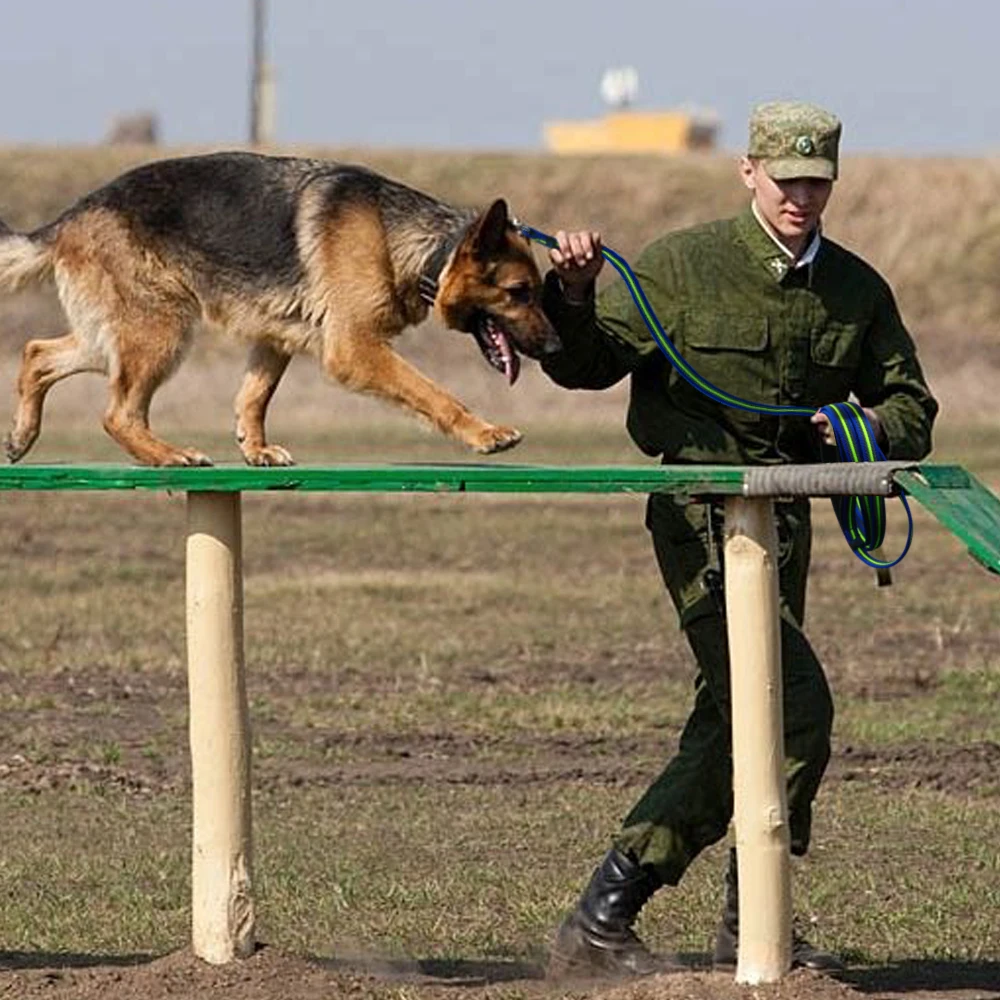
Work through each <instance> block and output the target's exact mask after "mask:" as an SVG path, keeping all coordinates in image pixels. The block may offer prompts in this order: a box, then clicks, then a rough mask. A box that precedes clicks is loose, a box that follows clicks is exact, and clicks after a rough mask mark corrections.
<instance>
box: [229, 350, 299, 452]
mask: <svg viewBox="0 0 1000 1000" xmlns="http://www.w3.org/2000/svg"><path fill="white" fill-rule="evenodd" d="M289 361H291V355H289V354H286V353H285V352H284V351H279V350H278V349H277V348H276V347H273V346H272V345H271V344H268V343H266V342H263V341H261V342H258V343H256V344H254V345H253V347H252V348H251V349H250V357H249V359H248V360H247V370H246V374H245V375H244V376H243V384H242V385H241V386H240V391H239V393H237V396H236V443H237V444H238V445H239V446H240V451H242V452H243V458H244V459H245V460H246V463H247V465H293V464H294V462H293V461H292V456H291V454H290V453H289V452H288V450H287V449H285V448H282V447H281V445H279V444H268V443H267V437H266V434H265V431H264V419H265V417H266V416H267V407H268V404H269V403H270V402H271V397H272V396H273V395H274V390H275V389H277V388H278V383H279V382H280V381H281V376H282V375H284V374H285V369H286V368H287V367H288V362H289Z"/></svg>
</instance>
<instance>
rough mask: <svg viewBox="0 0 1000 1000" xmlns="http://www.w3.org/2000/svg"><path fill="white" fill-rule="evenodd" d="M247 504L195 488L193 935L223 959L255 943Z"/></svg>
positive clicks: (191, 588)
mask: <svg viewBox="0 0 1000 1000" xmlns="http://www.w3.org/2000/svg"><path fill="white" fill-rule="evenodd" d="M240 507H241V504H240V494H239V493H236V492H233V493H209V492H205V493H200V492H194V491H192V492H189V493H188V495H187V515H188V523H187V643H188V646H187V648H188V689H189V697H190V737H191V777H192V784H193V789H192V791H193V810H192V813H193V816H192V826H193V830H192V852H191V904H192V905H191V943H192V947H193V949H194V953H195V954H196V955H197V956H198V957H199V958H203V959H204V960H205V961H206V962H211V963H213V964H215V965H221V964H222V963H225V962H230V961H232V960H233V959H234V958H246V957H247V956H249V955H251V954H252V953H253V950H254V904H253V895H252V881H251V880H252V838H251V825H250V736H249V730H250V725H249V710H248V707H247V695H246V680H245V677H244V673H243V566H242V551H241V549H242V544H241V534H242V530H241V523H240Z"/></svg>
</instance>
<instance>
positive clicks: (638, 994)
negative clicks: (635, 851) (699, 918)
mask: <svg viewBox="0 0 1000 1000" xmlns="http://www.w3.org/2000/svg"><path fill="white" fill-rule="evenodd" d="M701 958H702V959H704V956H702V957H701ZM0 969H6V970H8V971H6V972H4V973H3V974H2V975H0V996H2V997H10V998H18V1000H22V998H23V1000H32V998H45V1000H167V998H172V1000H176V998H178V997H191V998H198V1000H222V998H239V1000H326V998H331V997H352V998H356V1000H363V998H366V997H373V996H379V997H381V996H395V997H399V998H419V1000H465V998H472V997H475V998H477V1000H485V998H490V997H495V996H517V997H524V998H532V1000H543V998H550V997H568V996H572V997H588V998H594V1000H598V998H600V1000H792V998H795V1000H849V998H851V997H855V998H862V997H880V998H886V1000H890V998H891V1000H994V998H996V997H1000V963H993V964H988V965H985V966H984V965H982V964H978V963H977V964H975V965H972V964H970V963H948V962H911V963H903V964H901V965H897V966H890V967H886V968H881V969H871V968H866V969H864V970H853V971H852V970H849V971H847V972H846V973H844V974H842V976H841V977H840V979H839V980H835V979H832V978H828V977H824V976H819V975H815V974H813V973H809V972H805V971H795V972H793V973H792V974H791V975H789V976H788V977H787V978H786V979H785V980H784V981H783V982H782V983H781V984H779V985H775V986H757V987H750V986H738V985H737V984H736V983H735V982H734V981H733V977H732V976H731V975H728V974H723V973H716V972H712V971H711V970H710V969H708V968H706V967H704V966H699V965H698V964H697V963H696V962H695V961H692V968H691V971H690V972H681V973H676V974H671V975H661V976H655V977H652V978H650V979H646V980H641V981H635V982H631V983H623V984H615V983H599V982H574V983H562V984H553V983H549V982H547V981H546V980H545V979H544V973H543V970H542V968H541V967H539V966H532V965H529V964H526V963H517V962H506V963H505V962H472V961H470V962H443V961H436V962H420V961H412V962H398V961H397V962H392V961H379V960H375V959H371V958H359V959H344V960H336V961H321V960H310V959H308V958H301V957H297V956H293V955H287V954H282V953H281V952H280V951H276V950H275V949H272V948H269V947H267V946H262V947H260V948H259V949H258V951H257V953H256V954H255V955H254V956H253V957H251V958H249V959H246V960H244V961H240V962H234V963H232V964H230V965H225V966H211V965H207V964H206V963H204V962H202V961H200V960H199V959H198V958H196V957H195V956H194V955H192V954H191V952H190V951H187V950H184V951H178V952H175V953H173V954H171V955H166V956H163V957H159V958H153V959H148V958H144V957H134V958H133V957H129V958H123V959H116V960H115V962H114V963H113V964H101V960H100V959H99V958H95V957H91V956H87V957H84V956H73V955H60V956H42V955H31V956H25V955H16V954H3V953H0Z"/></svg>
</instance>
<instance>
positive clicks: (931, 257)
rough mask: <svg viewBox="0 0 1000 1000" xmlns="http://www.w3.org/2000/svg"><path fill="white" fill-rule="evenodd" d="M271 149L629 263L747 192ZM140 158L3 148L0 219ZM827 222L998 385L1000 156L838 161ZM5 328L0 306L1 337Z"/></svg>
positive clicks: (955, 361)
mask: <svg viewBox="0 0 1000 1000" xmlns="http://www.w3.org/2000/svg"><path fill="white" fill-rule="evenodd" d="M191 152H197V150H166V149H162V150H158V151H156V153H155V155H158V156H168V155H184V154H186V153H191ZM275 152H285V153H296V154H302V155H310V156H321V157H327V158H330V159H338V160H345V161H351V162H360V163H365V164H367V165H369V166H371V167H373V168H374V169H376V170H380V171H383V172H385V173H387V174H390V175H391V176H394V177H396V178H398V179H400V180H402V181H405V182H407V183H409V184H412V185H414V186H416V187H419V188H422V189H424V190H426V191H428V192H431V193H433V194H435V195H437V196H439V197H442V198H444V199H446V200H450V201H453V202H456V203H460V204H478V203H482V202H485V201H486V200H488V199H489V198H491V197H493V196H495V195H504V196H505V197H507V198H508V200H509V202H510V204H511V207H512V210H513V211H514V212H515V214H517V215H518V216H519V217H520V218H522V219H524V220H525V221H529V222H531V223H532V224H533V225H535V226H537V227H539V228H541V229H547V230H549V231H552V230H554V229H556V228H559V227H562V228H569V227H574V226H591V227H595V228H599V229H600V230H601V231H602V232H603V233H604V234H605V239H606V240H607V242H608V243H609V244H610V245H611V246H613V247H615V249H617V250H618V251H620V252H621V253H623V254H624V255H625V256H626V257H630V256H634V255H635V254H636V253H637V252H638V250H639V249H640V248H641V247H642V245H643V244H644V243H645V242H646V241H648V240H649V239H651V238H652V237H654V236H655V235H657V234H659V233H661V232H663V231H665V230H667V229H671V228H677V227H681V226H685V225H690V224H692V223H695V222H699V221H703V220H707V219H710V218H713V217H718V216H720V215H725V214H730V213H732V212H735V211H737V210H738V209H739V208H740V207H741V206H742V205H743V204H744V203H745V201H746V196H747V194H746V191H745V189H744V188H743V187H742V184H741V183H740V180H739V178H738V177H737V175H736V168H735V160H734V158H733V157H727V156H722V155H715V154H699V155H690V156H679V157H671V158H663V157H655V156H629V157H608V156H579V157H576V156H574V157H570V156H555V155H552V154H523V155H516V154H488V153H461V152H454V153H442V152H406V151H399V152H392V151H372V150H361V149H317V148H308V149H306V148H301V149H299V148H297V149H284V150H275ZM150 156H151V152H150V150H149V149H148V148H143V147H114V148H108V147H89V148H78V149H51V150H47V149H40V148H27V147H25V148H9V149H6V150H3V149H0V218H2V219H3V220H4V221H5V222H7V223H8V224H9V225H11V226H13V227H15V228H20V229H28V228H31V227H33V226H36V225H39V224H40V223H42V222H45V221H48V220H50V219H52V218H53V217H54V216H55V215H57V214H58V213H59V212H60V211H61V210H62V209H63V208H65V207H66V206H67V205H69V204H70V203H72V201H74V200H75V199H76V198H77V197H78V196H80V195H81V194H83V193H85V192H86V191H88V190H91V189H92V188H94V187H96V186H98V185H99V184H101V183H102V182H104V181H106V180H108V179H110V178H111V177H113V176H115V175H116V174H118V173H120V172H121V171H122V170H125V169H127V168H128V167H130V166H133V165H135V164H137V163H139V162H143V161H145V160H148V159H149V158H150ZM826 227H827V232H828V234H829V235H830V236H831V237H833V238H834V239H836V240H838V242H841V243H843V244H845V245H846V246H848V247H849V248H851V249H853V250H855V251H856V252H858V253H860V254H861V255H862V256H863V257H865V258H866V259H867V260H869V261H870V262H871V263H872V264H874V265H875V266H876V267H877V268H878V269H879V270H880V271H881V272H882V273H883V274H884V275H885V276H886V278H888V280H889V281H890V283H891V284H892V285H893V287H894V288H895V290H896V293H897V297H898V299H899V302H900V306H901V308H902V311H903V315H904V318H905V319H906V321H907V322H908V324H909V326H910V328H911V330H913V332H914V333H915V335H917V336H918V338H919V340H920V345H921V352H922V356H923V357H924V359H925V364H926V366H927V367H928V369H929V370H934V371H936V372H937V373H939V374H944V373H948V374H949V375H955V374H957V373H958V371H959V370H962V371H964V372H965V373H966V374H969V373H975V374H976V377H977V379H978V380H982V378H983V377H990V378H992V373H994V372H995V373H996V375H997V378H1000V160H994V159H986V158H978V159H972V158H954V159H947V158H935V159H927V158H896V157H894V158H883V157H875V156H866V157H853V158H847V159H846V160H845V161H844V163H843V164H842V179H841V180H840V181H839V182H838V185H837V190H836V192H835V194H834V198H833V201H832V202H831V205H830V210H829V212H828V215H827V220H826ZM22 313H23V309H22V310H21V311H20V312H19V313H18V317H19V318H20V317H21V315H22ZM7 325H8V324H7V323H5V318H4V312H3V311H2V309H0V335H3V337H2V339H3V340H5V341H7V342H9V336H10V333H9V331H6V330H4V327H5V326H7ZM18 325H20V322H19V324H18ZM994 384H995V380H994ZM991 391H995V389H994V390H991Z"/></svg>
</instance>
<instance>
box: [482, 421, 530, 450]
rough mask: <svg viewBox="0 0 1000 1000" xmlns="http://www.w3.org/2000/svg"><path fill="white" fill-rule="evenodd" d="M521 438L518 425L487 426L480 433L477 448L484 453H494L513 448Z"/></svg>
mask: <svg viewBox="0 0 1000 1000" xmlns="http://www.w3.org/2000/svg"><path fill="white" fill-rule="evenodd" d="M520 440H521V432H520V431H519V430H517V428H516V427H486V428H485V429H484V430H483V431H482V432H480V434H479V435H478V440H477V441H476V445H475V448H476V451H478V452H480V453H481V454H483V455H492V454H494V453H495V452H498V451H507V449H508V448H513V447H514V445H516V444H517V443H518V442H519V441H520Z"/></svg>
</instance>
